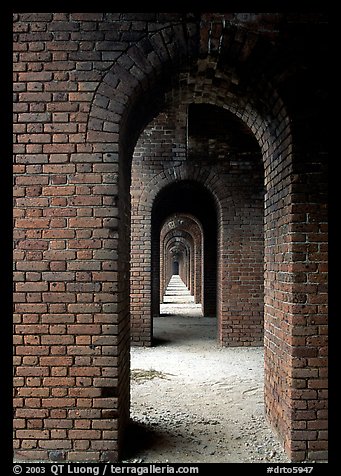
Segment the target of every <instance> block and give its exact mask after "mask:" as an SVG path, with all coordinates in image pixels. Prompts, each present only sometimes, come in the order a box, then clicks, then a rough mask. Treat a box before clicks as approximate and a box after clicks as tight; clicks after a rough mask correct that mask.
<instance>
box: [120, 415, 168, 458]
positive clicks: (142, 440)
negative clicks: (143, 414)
mask: <svg viewBox="0 0 341 476" xmlns="http://www.w3.org/2000/svg"><path fill="white" fill-rule="evenodd" d="M169 439H170V434H169V432H167V433H166V432H163V431H162V430H160V427H156V426H155V427H153V426H151V425H147V424H146V423H142V422H137V421H134V420H130V422H129V424H128V428H127V433H126V440H127V442H129V444H128V445H125V446H126V450H125V451H124V453H123V455H122V460H129V459H131V458H136V457H137V456H139V455H140V453H141V452H143V451H147V450H150V449H153V450H156V451H157V450H158V449H160V450H161V449H162V448H165V447H169V446H170V441H169Z"/></svg>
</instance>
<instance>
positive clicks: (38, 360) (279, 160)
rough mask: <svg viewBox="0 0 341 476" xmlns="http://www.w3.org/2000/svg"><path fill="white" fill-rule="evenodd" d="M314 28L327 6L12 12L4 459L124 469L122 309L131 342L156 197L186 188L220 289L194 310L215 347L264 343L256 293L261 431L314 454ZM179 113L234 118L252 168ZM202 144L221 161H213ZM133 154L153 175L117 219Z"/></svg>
mask: <svg viewBox="0 0 341 476" xmlns="http://www.w3.org/2000/svg"><path fill="white" fill-rule="evenodd" d="M326 29H327V20H326V17H325V15H324V14H322V13H316V14H304V13H302V14H299V13H293V14H290V13H288V14H282V13H271V14H266V13H263V14H262V13H260V14H251V13H250V14H240V13H226V14H215V13H209V14H205V13H203V14H201V15H199V14H193V13H136V14H135V13H16V14H15V15H14V23H13V33H14V42H13V52H14V62H13V74H14V83H13V92H14V106H13V112H14V144H13V149H14V173H15V177H14V178H15V185H14V199H15V205H14V220H15V221H14V245H15V249H14V258H15V269H14V284H15V293H14V305H15V308H14V318H13V320H14V331H15V332H14V333H15V335H14V343H15V354H14V366H15V376H14V407H15V420H14V430H15V435H14V449H15V455H16V458H18V459H24V460H34V459H39V460H44V459H49V460H70V461H72V460H89V461H100V460H105V461H109V460H111V461H116V460H117V459H118V458H119V457H120V454H121V451H122V449H123V447H124V444H125V443H124V439H123V438H124V430H125V427H126V423H127V418H128V415H129V341H130V336H129V312H130V310H131V314H132V322H133V324H134V325H133V336H135V338H136V337H138V338H139V339H140V341H144V342H146V343H148V339H150V334H151V330H150V323H151V320H150V316H151V303H152V302H153V299H150V297H151V291H152V286H151V282H150V273H151V269H152V257H153V256H154V255H153V252H154V250H156V254H157V253H159V246H155V245H156V243H157V244H159V241H157V240H156V237H159V236H160V235H159V233H160V230H161V221H160V220H161V218H162V219H164V218H166V217H165V216H162V214H161V213H160V208H159V211H158V208H157V203H158V200H156V201H155V199H157V197H158V194H159V193H160V194H161V195H160V196H159V199H161V202H160V203H162V200H163V203H164V204H166V203H169V202H171V201H172V197H173V201H174V196H176V193H179V192H180V191H181V193H182V194H183V195H182V196H183V197H185V196H186V192H185V191H184V189H183V188H182V189H181V187H182V186H181V185H180V183H185V182H186V183H187V184H191V185H190V188H191V193H194V194H196V195H195V196H196V197H198V203H200V202H199V200H202V202H201V204H202V205H203V202H205V203H206V205H207V206H208V207H209V208H208V210H209V211H208V212H206V215H205V216H206V218H207V216H211V217H212V220H213V227H211V228H213V230H214V232H212V235H211V238H210V239H211V240H212V243H213V241H214V240H215V242H216V244H217V246H216V247H215V248H214V249H215V253H216V256H212V257H211V258H212V259H210V260H209V263H213V264H214V266H216V269H217V279H216V280H215V282H211V284H209V283H206V286H205V285H204V289H206V290H207V289H209V288H210V285H211V286H213V287H212V288H211V292H209V293H208V295H207V296H206V297H205V296H203V300H204V306H205V302H206V303H207V304H208V305H209V309H208V310H209V312H214V313H217V314H218V316H220V317H219V321H220V339H221V342H222V343H223V344H225V345H226V344H228V345H236V344H237V343H238V345H240V344H242V343H243V344H244V345H249V344H251V343H255V342H257V341H258V342H260V339H261V332H262V331H261V327H262V326H261V320H262V311H261V309H262V304H261V302H262V300H263V287H264V344H265V401H266V412H267V416H268V419H269V422H270V424H271V425H272V426H273V427H274V429H275V431H276V432H277V433H278V435H279V438H280V439H281V440H282V441H283V444H284V446H285V448H286V450H287V452H288V454H289V455H290V457H291V458H292V460H294V461H302V460H304V459H306V460H321V459H322V460H323V459H326V457H327V453H326V448H327V433H326V431H327V419H326V408H327V380H326V372H327V290H326V285H327V259H326V253H327V250H326V247H327V217H326V209H327V197H326V190H327V183H326V166H325V164H326V156H327V137H328V136H327V126H326V123H327V121H324V119H325V117H328V114H327V111H326V108H325V105H326V104H327V101H326V90H327V87H326V77H325V75H324V71H325V68H326V61H327V59H326V58H327V57H328V55H327V46H326V41H325V38H326V37H327V35H326ZM191 104H195V105H197V104H199V105H203V104H210V105H211V106H215V107H218V108H219V114H220V113H222V112H221V109H223V110H224V111H225V114H223V113H222V114H223V116H224V118H225V119H226V114H227V113H228V112H229V113H230V114H231V115H232V116H231V117H232V118H231V120H229V121H228V123H229V127H231V128H232V129H233V127H235V129H233V130H236V131H238V134H240V136H239V137H243V138H244V139H245V141H246V142H245V143H246V144H249V145H253V144H254V142H256V145H257V147H256V148H255V149H253V148H252V150H248V155H247V156H245V155H244V152H245V150H243V148H242V144H241V142H240V141H238V140H237V142H236V143H235V142H233V140H234V137H235V136H234V135H233V137H229V138H228V137H225V136H224V134H222V132H221V128H220V127H219V128H218V129H219V130H217V132H216V134H215V136H214V137H213V138H212V137H203V136H202V131H200V127H199V126H198V124H195V123H192V125H191V128H188V127H187V123H186V121H187V118H189V119H190V120H191V119H193V117H196V115H197V111H195V108H194V109H193V106H190V105H191ZM188 109H192V112H193V111H194V112H195V114H192V113H190V114H188ZM216 113H217V114H218V112H216ZM198 114H200V112H198ZM212 114H213V113H212ZM233 118H234V119H233ZM211 119H212V116H211V115H208V116H207V120H208V122H207V124H208V127H211V126H212V122H211ZM226 120H228V119H226ZM213 125H214V122H213ZM198 127H199V129H198ZM158 128H159V130H158ZM232 129H231V130H232ZM213 130H214V128H213ZM250 131H251V132H252V134H251V133H250ZM188 132H189V135H188ZM148 134H149V135H148ZM186 134H187V137H186ZM151 136H153V137H154V138H155V142H152V141H150V140H149V139H150V137H151ZM166 138H167V140H165V139H166ZM137 141H138V142H137ZM161 141H162V142H161ZM251 143H252V144H251ZM136 144H137V147H136V148H135V145H136ZM143 148H144V149H143ZM153 149H154V153H156V151H158V154H159V153H162V154H163V155H162V156H159V155H155V156H153ZM134 150H135V154H134ZM142 150H143V154H142ZM204 150H206V151H207V153H206V155H205V157H202V155H203V154H202V152H203V151H204ZM215 150H216V151H218V154H217V155H218V156H219V155H224V154H225V157H224V158H223V160H221V159H222V158H221V157H220V158H219V160H218V161H217V162H215V163H214V164H213V163H212V162H210V161H212V160H214V151H215ZM139 152H141V155H140V156H139V155H138V153H139ZM236 152H237V153H239V156H237V158H236V155H235V154H236ZM241 152H243V153H241ZM133 154H134V158H133ZM237 155H238V154H237ZM142 156H143V157H144V158H146V160H147V161H149V163H150V164H153V166H152V167H151V169H148V171H147V175H146V176H143V175H140V176H139V177H140V179H141V182H140V184H136V186H139V187H140V191H141V193H136V192H135V191H134V189H133V191H132V201H131V204H132V222H130V215H131V213H130V199H129V197H130V196H129V193H130V190H129V187H130V179H131V177H133V181H134V177H136V174H135V175H134V168H135V167H136V170H138V167H140V172H142V171H143V170H142V169H143V164H142V163H141V161H140V164H139V158H141V157H142ZM198 157H201V159H200V160H201V161H200V162H199V164H200V166H198V161H197V159H198ZM187 159H188V160H187ZM131 165H132V169H133V171H132V172H131ZM141 167H142V168H141ZM174 173H176V176H174ZM148 174H149V175H148ZM147 179H148V180H149V181H148V183H147ZM194 183H195V184H196V185H194ZM251 184H252V187H251V186H250V185H251ZM167 186H169V187H174V188H170V189H169V190H168V191H169V192H170V193H169V195H168V198H167V193H166V192H167V188H166V187H167ZM179 187H180V188H179ZM165 190H166V192H165ZM162 192H163V193H162ZM264 192H265V197H264ZM174 194H175V195H174ZM200 197H201V198H200ZM187 198H188V194H187ZM263 199H264V202H263ZM137 203H138V204H139V206H138V208H135V206H136V204H137ZM263 204H264V210H263ZM153 207H154V208H153ZM155 207H156V208H155ZM202 208H203V207H202ZM193 210H194V211H195V212H196V213H195V215H196V216H197V217H198V219H199V220H200V221H201V223H202V225H203V233H204V235H205V224H204V221H205V220H204V218H205V216H202V217H201V216H200V214H199V210H197V209H192V210H190V209H189V210H185V211H186V212H187V213H192V214H193ZM168 211H169V214H171V213H174V212H175V210H174V209H172V207H171V206H170V205H169V206H168ZM263 221H264V231H263V227H262V223H263ZM139 227H140V228H141V229H142V228H143V229H144V232H143V233H142V232H141V235H140V238H141V241H140V243H139V244H138V245H137V246H138V247H140V248H136V247H135V245H136V242H135V241H134V240H135V237H136V235H134V233H135V232H134V230H137V229H138V228H139ZM144 227H145V228H144ZM130 229H132V231H133V233H132V245H131V252H132V254H131V256H132V263H133V261H134V260H135V259H140V260H141V261H140V264H139V265H138V270H136V269H135V270H134V268H133V266H132V277H133V281H132V282H133V283H135V282H136V283H140V284H138V286H139V287H140V288H141V292H140V296H137V294H136V289H135V290H134V289H132V290H133V293H134V294H133V299H136V298H138V299H139V300H138V305H137V304H136V303H134V302H132V304H131V306H130V297H129V296H130V289H129V287H130V286H129V258H130V249H129V248H130V244H129V236H130ZM156 231H157V233H156ZM152 233H155V235H153V234H152ZM206 236H207V229H206ZM154 238H155V239H154ZM158 239H159V238H158ZM263 240H264V244H265V246H264V248H263V246H262V243H263ZM148 243H149V244H148ZM151 245H153V249H151ZM148 246H149V248H148ZM210 249H213V246H211V247H210ZM138 250H140V251H141V252H140V253H139V251H138ZM139 254H140V255H141V256H139V257H137V255H139ZM263 254H264V262H265V276H264V284H263V281H262V280H261V273H262V269H261V268H262V266H261V262H262V256H263ZM256 257H257V258H256ZM154 261H155V256H154ZM208 271H209V270H207V269H206V271H205V270H204V274H206V275H207V274H210V275H211V276H212V275H215V272H213V273H212V272H211V273H209V272H208ZM134 272H135V273H138V274H136V275H135V277H134ZM135 278H136V279H135ZM241 278H243V279H241ZM141 286H142V287H141ZM214 286H216V289H217V300H216V302H213V300H212V299H211V298H210V296H211V295H212V291H213V289H214ZM157 295H158V294H157ZM236 296H239V298H240V299H238V300H237V299H236ZM140 303H142V304H140ZM136 305H137V307H134V306H136ZM141 306H142V307H141ZM138 309H139V310H140V311H142V314H140V319H137V317H138V316H137V310H138ZM251 309H253V310H254V311H252V312H250V310H251ZM141 315H142V318H141ZM134 316H135V318H134ZM143 316H146V317H143ZM255 330H256V332H255ZM252 332H253V334H252V335H253V336H254V337H255V339H254V340H252V339H250V335H251V333H252ZM243 339H245V340H243Z"/></svg>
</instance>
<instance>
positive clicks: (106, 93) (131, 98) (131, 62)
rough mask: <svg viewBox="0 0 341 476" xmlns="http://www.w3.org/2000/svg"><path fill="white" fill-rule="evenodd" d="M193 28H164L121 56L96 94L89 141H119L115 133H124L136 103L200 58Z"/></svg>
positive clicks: (170, 26)
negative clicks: (114, 135)
mask: <svg viewBox="0 0 341 476" xmlns="http://www.w3.org/2000/svg"><path fill="white" fill-rule="evenodd" d="M193 25H194V24H192V27H191V28H190V27H188V25H187V27H186V26H184V25H183V24H182V23H175V24H172V25H169V26H165V27H164V28H162V29H160V30H158V31H156V32H152V33H149V34H146V35H145V36H144V37H143V38H141V39H140V40H139V41H138V42H137V43H135V44H134V45H132V46H130V47H128V48H127V49H126V50H125V51H123V52H122V53H121V55H120V56H118V58H117V59H116V60H115V62H113V64H112V66H111V68H110V69H109V71H107V72H106V74H105V75H104V76H103V78H102V81H101V82H100V83H99V85H98V87H97V89H96V91H95V94H94V98H93V101H92V104H91V106H90V111H89V116H88V123H87V141H88V142H92V141H93V142H104V141H110V142H114V143H115V142H118V140H119V136H118V135H117V137H114V140H113V136H112V133H113V131H116V133H117V132H118V134H120V133H122V132H125V129H124V128H123V127H122V124H123V123H124V118H125V117H126V116H127V115H128V112H129V110H130V109H131V108H132V107H133V106H134V103H135V102H137V101H138V99H139V98H141V96H142V95H145V94H148V93H149V94H152V91H153V88H154V87H155V85H156V84H157V83H158V82H160V79H161V78H167V76H170V75H169V72H170V71H171V70H172V71H176V70H177V69H179V70H180V69H181V67H183V65H185V64H186V63H188V62H189V59H190V58H194V57H195V56H196V55H197V47H196V46H195V41H193V38H194V37H195V35H196V34H197V31H196V28H193ZM133 136H134V135H133V134H132V137H133ZM120 139H122V138H121V137H120Z"/></svg>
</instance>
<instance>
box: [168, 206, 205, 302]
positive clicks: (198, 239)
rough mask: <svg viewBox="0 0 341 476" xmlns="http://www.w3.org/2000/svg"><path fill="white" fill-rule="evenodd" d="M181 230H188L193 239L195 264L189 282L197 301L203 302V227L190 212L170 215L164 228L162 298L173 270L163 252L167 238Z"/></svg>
mask: <svg viewBox="0 0 341 476" xmlns="http://www.w3.org/2000/svg"><path fill="white" fill-rule="evenodd" d="M180 232H186V233H187V234H189V235H190V236H191V239H192V241H193V265H192V271H191V276H190V280H189V282H188V283H186V284H188V285H189V289H190V291H192V294H193V296H194V300H195V302H196V303H201V302H202V287H203V279H202V278H203V273H204V270H203V262H202V259H203V257H202V254H203V228H202V225H201V223H200V222H199V220H198V219H197V218H195V217H194V216H192V215H188V214H175V215H171V216H170V217H168V218H167V219H166V220H165V222H164V224H163V226H162V228H161V236H160V257H161V259H160V268H161V273H160V300H161V299H162V297H163V295H164V291H165V288H166V286H167V284H168V281H169V279H170V277H171V273H172V270H171V268H170V267H168V270H167V269H166V263H165V257H164V255H163V253H162V250H163V249H164V246H165V245H164V243H165V240H167V239H168V238H169V237H170V236H172V234H174V235H175V236H179V233H180Z"/></svg>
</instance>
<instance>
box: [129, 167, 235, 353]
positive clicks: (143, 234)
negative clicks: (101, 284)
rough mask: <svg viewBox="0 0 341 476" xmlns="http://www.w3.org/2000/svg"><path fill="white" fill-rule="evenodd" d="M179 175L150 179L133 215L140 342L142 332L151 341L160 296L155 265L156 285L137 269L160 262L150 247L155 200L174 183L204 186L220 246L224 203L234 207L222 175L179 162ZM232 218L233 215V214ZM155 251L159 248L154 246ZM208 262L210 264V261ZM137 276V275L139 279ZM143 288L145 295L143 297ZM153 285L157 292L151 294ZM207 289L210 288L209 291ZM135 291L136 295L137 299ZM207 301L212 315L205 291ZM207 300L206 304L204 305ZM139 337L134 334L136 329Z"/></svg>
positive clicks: (134, 313) (134, 308)
mask: <svg viewBox="0 0 341 476" xmlns="http://www.w3.org/2000/svg"><path fill="white" fill-rule="evenodd" d="M176 177H177V179H176V180H175V179H174V174H173V170H170V169H169V170H166V171H164V172H162V173H160V174H159V175H157V176H156V177H155V178H154V179H153V180H151V181H150V182H148V184H147V186H146V188H145V189H143V190H141V199H140V200H139V203H138V206H137V207H136V215H134V210H133V216H132V258H131V271H132V276H133V278H132V282H131V303H132V304H131V322H132V335H133V339H134V338H135V339H136V342H141V340H140V339H141V336H143V338H144V339H145V344H148V343H149V345H150V343H151V325H150V324H149V323H148V320H150V322H151V318H152V315H151V312H152V311H153V312H155V313H158V309H159V306H158V302H157V301H155V299H154V298H153V296H159V293H160V291H159V282H160V280H159V275H158V272H157V271H156V270H155V269H154V271H155V272H154V275H153V285H151V280H152V278H151V275H150V274H149V273H143V280H142V279H139V276H138V273H139V272H140V273H141V271H140V270H141V267H142V266H143V263H150V264H151V266H152V263H153V262H154V263H158V262H159V258H158V257H157V258H153V251H152V247H151V243H152V241H153V239H152V212H153V206H154V204H155V201H156V199H157V197H158V195H160V193H161V192H163V191H164V190H165V189H166V188H167V187H168V186H172V185H174V184H182V183H186V182H187V181H190V182H193V183H195V184H197V185H198V186H200V187H202V188H203V190H206V193H208V194H209V195H210V196H211V197H212V201H214V204H215V210H216V211H215V213H216V215H217V227H218V228H217V234H218V243H219V244H218V247H220V246H222V245H221V243H222V236H221V235H220V234H221V233H222V227H223V223H224V219H223V215H222V207H224V206H225V208H226V209H227V208H228V209H229V210H231V214H232V213H233V212H232V210H233V209H234V206H233V199H232V197H231V196H229V195H228V193H227V191H226V190H225V187H224V184H223V183H222V182H221V181H220V179H219V176H217V175H216V174H213V173H207V172H205V171H201V170H199V169H198V168H193V170H192V168H191V167H188V166H186V165H182V166H181V165H179V166H178V167H176ZM231 220H232V215H231ZM155 251H156V250H155ZM207 266H209V264H207ZM205 274H207V276H210V278H208V277H207V279H214V280H215V277H214V276H212V275H211V274H210V273H205ZM136 278H137V279H136ZM209 287H210V285H209V284H208V282H207V283H206V287H205V286H204V289H206V288H207V289H209ZM141 289H144V291H142V294H143V296H144V298H143V299H141ZM152 289H154V290H155V291H154V293H153V294H152ZM207 292H208V291H207ZM135 294H136V296H137V299H136V300H135ZM202 299H203V301H204V313H205V314H207V315H212V311H210V308H211V304H210V302H211V299H212V298H210V297H208V295H206V299H205V295H202ZM150 303H154V306H153V308H152V309H151V307H150ZM205 303H207V306H208V307H206V305H205ZM141 315H143V316H144V318H143V323H144V325H145V327H146V329H145V331H144V332H143V333H141V330H140V329H141V327H140V326H141V324H140V316H141ZM134 330H135V332H136V337H135V332H134Z"/></svg>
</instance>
